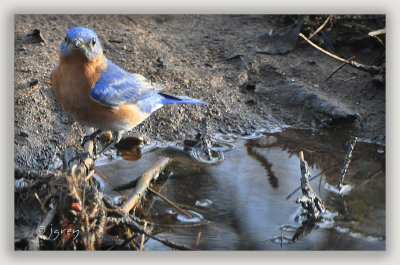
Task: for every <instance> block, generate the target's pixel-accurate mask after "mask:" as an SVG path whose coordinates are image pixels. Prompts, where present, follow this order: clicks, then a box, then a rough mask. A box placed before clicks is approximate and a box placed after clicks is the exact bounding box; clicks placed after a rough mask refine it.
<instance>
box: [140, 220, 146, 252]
mask: <svg viewBox="0 0 400 265" xmlns="http://www.w3.org/2000/svg"><path fill="white" fill-rule="evenodd" d="M146 228H147V222H146V221H144V226H143V230H144V231H146ZM143 244H144V234H142V241H141V242H140V248H139V250H143Z"/></svg>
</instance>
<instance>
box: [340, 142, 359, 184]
mask: <svg viewBox="0 0 400 265" xmlns="http://www.w3.org/2000/svg"><path fill="white" fill-rule="evenodd" d="M357 140H358V139H357V137H352V139H350V141H349V143H348V144H347V152H346V156H345V159H344V163H343V168H342V172H341V174H340V177H339V183H338V185H337V189H338V190H339V192H341V191H342V188H343V181H344V177H345V176H346V173H347V169H348V168H349V166H350V162H351V157H352V155H353V150H354V147H355V145H356V143H357Z"/></svg>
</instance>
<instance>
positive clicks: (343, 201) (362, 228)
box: [96, 129, 386, 250]
mask: <svg viewBox="0 0 400 265" xmlns="http://www.w3.org/2000/svg"><path fill="white" fill-rule="evenodd" d="M349 139H350V135H346V134H345V133H340V132H330V133H328V132H326V133H316V132H312V131H309V130H296V129H285V130H284V131H283V132H276V133H263V134H260V135H258V136H254V137H247V139H244V138H240V137H237V136H232V135H229V136H222V135H217V136H215V137H214V139H213V140H215V141H219V143H220V144H221V146H224V148H220V149H218V150H219V151H221V150H223V151H222V152H223V155H224V159H223V160H222V161H218V163H204V162H201V161H199V160H196V159H195V158H194V157H192V156H191V155H190V151H184V150H183V149H184V148H182V145H181V144H177V143H168V144H163V145H160V144H154V143H153V147H152V148H147V149H146V147H144V149H143V150H142V153H141V158H140V159H138V160H136V161H127V160H124V159H122V158H120V157H118V156H116V157H117V159H113V160H111V161H110V160H109V159H106V158H104V159H102V160H99V161H98V162H97V163H96V164H97V165H96V166H97V168H98V169H99V170H100V171H101V172H102V173H103V174H104V175H106V176H107V177H108V178H109V180H110V181H111V182H112V183H113V185H114V186H120V185H123V184H126V183H129V182H132V181H134V180H135V179H136V178H138V177H139V176H140V174H141V173H142V172H143V171H145V170H146V169H147V168H149V167H150V166H151V165H152V164H153V163H154V162H155V161H156V160H157V159H158V157H160V156H168V157H170V158H172V159H173V162H172V163H171V164H170V166H169V173H168V174H169V177H168V178H167V180H166V181H165V183H164V184H163V185H162V186H160V189H159V193H161V194H162V195H164V196H165V197H167V198H168V199H169V200H171V201H173V202H175V203H177V204H178V205H179V206H180V207H181V208H184V209H186V210H187V211H190V213H191V214H192V215H193V217H192V218H188V217H187V216H185V215H182V214H180V213H178V212H177V211H176V210H175V209H174V208H172V207H171V206H170V205H169V204H167V203H166V202H164V201H163V200H161V199H160V198H158V197H154V196H153V197H152V198H153V200H152V201H151V204H150V205H149V210H148V215H149V216H148V217H147V218H148V219H149V220H151V221H153V222H157V223H164V222H165V223H168V224H192V223H196V222H202V221H205V220H208V221H210V224H208V225H203V226H196V227H185V228H182V227H179V228H178V227H173V228H168V229H167V230H164V231H161V232H160V233H158V234H157V236H158V237H160V238H166V239H168V240H171V241H174V242H177V243H179V244H184V245H186V246H189V247H194V246H195V244H196V240H197V236H198V233H199V232H200V231H201V239H200V241H199V245H198V249H205V250H327V249H332V250H384V249H385V242H386V241H385V230H386V228H385V217H386V214H385V147H383V146H379V145H375V144H371V143H365V142H362V141H359V142H358V143H357V144H356V147H355V149H354V151H353V158H352V162H351V164H350V167H349V168H348V172H347V175H346V177H345V181H344V184H346V185H348V189H347V190H346V192H345V193H343V194H340V193H338V192H337V190H335V187H336V185H337V183H338V179H339V176H340V172H341V169H342V165H343V159H344V157H345V152H346V150H345V146H346V143H347V141H348V140H349ZM154 145H155V146H156V147H154ZM228 147H229V148H228ZM300 151H303V152H304V156H305V160H306V161H307V162H308V164H309V166H310V173H311V176H312V177H313V176H317V177H316V178H314V179H313V180H312V181H311V185H312V187H313V189H314V191H315V192H316V193H317V195H318V196H319V197H320V198H321V199H322V200H324V201H325V207H326V209H327V211H326V213H325V214H324V215H323V220H322V222H319V223H317V224H316V226H313V227H307V226H304V227H302V223H301V221H299V220H300V219H299V218H298V214H299V210H300V205H298V204H296V203H294V200H296V199H297V198H299V197H300V196H301V190H297V191H296V192H294V191H295V190H296V189H297V188H298V187H299V185H300V166H299V157H298V154H299V152H300ZM114 157H115V154H114ZM97 179H99V178H97ZM99 181H100V182H101V183H102V187H103V188H104V192H105V193H106V194H107V195H109V196H111V197H113V198H114V201H118V200H119V199H120V198H121V194H120V193H118V192H117V191H113V190H112V189H111V187H110V186H109V185H108V184H107V183H105V182H104V181H103V180H101V179H99ZM122 192H123V193H124V194H126V195H129V194H130V193H131V192H132V189H125V190H123V191H122ZM295 234H297V237H296V238H297V239H295V240H293V237H294V236H295ZM146 247H147V249H150V250H166V249H168V248H166V247H165V246H162V245H160V244H159V243H158V242H156V241H154V240H149V241H148V242H147V243H146Z"/></svg>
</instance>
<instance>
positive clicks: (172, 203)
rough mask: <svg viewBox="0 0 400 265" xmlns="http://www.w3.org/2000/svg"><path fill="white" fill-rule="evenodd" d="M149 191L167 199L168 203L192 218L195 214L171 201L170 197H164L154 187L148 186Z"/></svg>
mask: <svg viewBox="0 0 400 265" xmlns="http://www.w3.org/2000/svg"><path fill="white" fill-rule="evenodd" d="M147 189H148V190H149V191H151V192H152V193H154V194H155V195H157V196H158V197H160V198H161V199H163V200H164V201H166V202H167V203H169V204H170V205H171V206H173V207H174V208H175V209H177V210H178V211H180V212H181V213H183V214H184V215H186V216H187V217H189V218H192V217H193V215H192V214H190V213H188V212H187V211H185V210H184V209H182V208H181V207H179V206H178V205H176V204H175V203H174V202H172V201H170V200H169V199H167V198H166V197H164V196H163V195H161V194H160V193H158V192H157V191H155V190H153V189H152V188H150V187H148V188H147Z"/></svg>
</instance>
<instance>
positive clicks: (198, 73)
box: [14, 15, 385, 170]
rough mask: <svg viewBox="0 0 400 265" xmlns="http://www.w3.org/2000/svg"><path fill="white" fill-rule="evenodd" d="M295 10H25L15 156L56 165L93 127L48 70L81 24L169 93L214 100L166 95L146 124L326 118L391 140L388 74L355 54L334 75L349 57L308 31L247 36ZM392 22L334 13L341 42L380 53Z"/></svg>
mask: <svg viewBox="0 0 400 265" xmlns="http://www.w3.org/2000/svg"><path fill="white" fill-rule="evenodd" d="M296 19H297V18H296ZM287 20H293V18H291V17H289V16H271V15H264V16H263V15H257V16H251V15H224V16H215V15H207V16H204V15H179V16H176V15H172V16H171V15H107V16H103V15H78V16H75V15H16V16H15V36H14V38H15V53H14V55H15V72H14V79H15V97H14V100H15V102H14V103H15V121H14V122H15V123H14V133H15V143H14V147H15V166H16V167H19V168H26V169H38V170H40V169H48V168H49V167H50V168H51V165H52V164H53V163H54V162H56V161H57V160H60V159H61V157H62V153H63V151H64V150H65V148H67V147H68V146H78V145H79V144H80V141H81V140H82V137H83V135H84V128H83V127H82V126H81V125H80V124H78V123H76V122H74V121H73V120H72V118H70V117H69V116H68V115H67V114H66V113H64V112H63V110H62V108H61V106H60V105H59V103H58V102H57V101H56V99H55V96H54V92H53V89H52V87H51V85H50V84H49V82H48V81H49V77H50V73H51V71H52V70H53V69H54V68H55V66H56V65H57V62H58V55H57V51H58V47H59V44H60V42H61V41H62V39H63V38H64V36H65V33H66V31H67V30H68V29H69V28H70V27H72V26H77V25H81V26H86V27H90V28H92V29H94V30H95V31H96V32H97V34H98V35H99V38H100V40H101V42H102V45H103V49H104V51H105V55H106V56H107V57H108V58H109V59H111V60H112V61H114V62H115V63H116V64H118V65H120V66H122V67H123V68H125V69H126V70H128V71H130V72H136V73H140V74H142V75H144V76H146V77H147V78H149V79H150V80H151V81H152V82H154V83H156V84H157V86H159V87H161V88H162V89H163V90H164V91H165V92H167V93H170V94H174V95H186V96H190V97H193V98H197V99H201V100H203V101H205V102H207V103H208V104H207V106H192V105H191V106H178V105H174V106H166V107H164V108H163V109H162V110H159V111H157V112H156V113H154V114H153V115H152V116H151V118H149V119H147V120H146V121H145V122H144V123H143V124H141V125H140V126H138V127H137V128H135V129H134V132H135V133H139V134H140V135H143V136H147V137H149V138H151V139H158V140H163V139H164V140H169V141H171V140H172V141H173V140H184V139H193V138H195V136H196V134H198V133H199V132H201V131H202V127H203V124H204V122H203V121H204V120H207V121H208V126H209V128H210V130H211V132H219V133H235V134H242V135H245V134H251V133H252V132H254V131H257V130H266V131H271V130H273V129H275V128H279V127H282V126H292V127H301V128H312V129H314V130H324V129H325V128H326V127H330V128H332V127H335V126H337V124H342V123H351V125H352V126H351V127H350V134H351V135H355V136H358V137H360V138H361V139H362V140H364V141H368V142H375V143H378V144H383V145H384V144H385V88H384V84H382V77H381V78H380V79H379V78H378V79H377V77H376V76H374V75H371V74H370V73H367V72H363V71H360V70H358V69H355V68H352V67H350V66H347V65H346V66H344V67H343V68H342V69H341V70H339V71H338V72H337V73H336V74H334V75H333V76H332V77H331V78H330V79H329V80H328V81H325V80H326V79H327V77H328V76H329V75H330V74H331V73H332V72H333V71H334V70H335V69H337V68H338V67H339V66H340V64H341V62H339V61H337V60H335V59H333V58H331V57H329V56H326V55H324V54H322V53H321V52H320V51H318V50H316V49H315V48H313V47H311V46H310V45H309V44H307V43H305V42H304V41H301V40H300V39H298V40H297V44H296V46H295V49H294V50H292V51H290V52H287V53H285V54H278V55H272V54H265V53H256V52H255V50H254V47H251V46H249V45H247V44H248V43H249V42H251V41H252V40H254V38H255V37H256V36H257V35H258V34H260V33H265V32H267V31H269V30H270V29H279V28H281V27H283V26H287V24H288V22H287ZM305 21H306V22H304V24H303V25H305V26H303V28H302V29H301V31H302V32H303V31H307V30H309V31H314V30H315V29H316V28H317V27H318V26H319V25H320V24H322V22H323V20H322V21H321V22H320V24H319V25H317V24H315V25H314V28H313V29H311V30H310V29H308V27H311V28H312V26H313V25H311V24H309V23H308V24H307V20H305ZM352 23H353V26H352ZM310 25H311V26H310ZM343 25H345V26H343ZM346 25H347V26H346ZM384 26H385V17H371V16H363V17H361V18H360V17H358V18H357V19H352V20H351V19H350V20H349V21H348V22H346V23H343V21H342V23H341V24H340V26H339V22H338V23H335V21H334V23H331V24H330V25H329V30H330V36H331V38H334V39H335V41H336V42H332V46H334V48H335V52H336V54H338V55H339V56H342V57H343V58H350V57H351V56H356V58H357V61H359V62H361V63H364V64H367V65H371V64H376V61H377V58H378V59H379V56H380V57H382V50H383V51H384V47H382V45H381V44H380V43H379V42H378V40H376V39H375V38H372V37H368V35H367V34H368V32H369V31H372V30H377V29H380V28H383V27H384ZM35 30H36V31H35ZM37 30H39V31H40V32H38V31H37ZM328 44H329V43H328ZM328 46H329V45H328ZM380 59H381V60H382V58H380ZM383 60H384V55H383ZM383 81H384V79H383Z"/></svg>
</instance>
